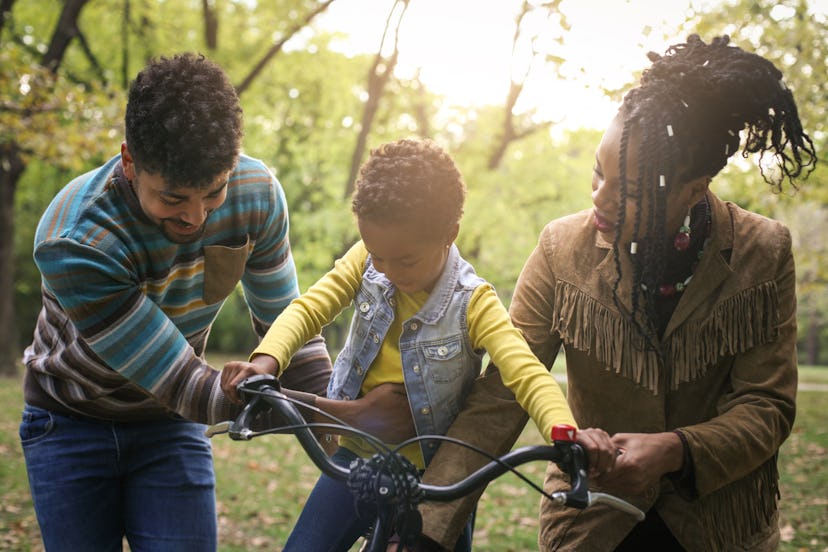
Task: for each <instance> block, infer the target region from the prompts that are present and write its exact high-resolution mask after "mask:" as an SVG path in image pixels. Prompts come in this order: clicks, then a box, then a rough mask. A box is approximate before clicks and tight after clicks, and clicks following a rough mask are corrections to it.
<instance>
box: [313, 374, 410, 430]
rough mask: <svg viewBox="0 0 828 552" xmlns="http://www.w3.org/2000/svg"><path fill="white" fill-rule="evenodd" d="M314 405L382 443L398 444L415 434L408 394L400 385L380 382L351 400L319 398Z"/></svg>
mask: <svg viewBox="0 0 828 552" xmlns="http://www.w3.org/2000/svg"><path fill="white" fill-rule="evenodd" d="M316 406H318V407H319V408H320V409H321V410H323V411H325V412H328V413H330V414H331V415H332V416H335V417H336V418H339V419H340V420H342V421H344V422H346V423H347V424H349V425H352V426H354V427H356V428H357V429H361V430H363V431H367V432H368V433H370V434H371V435H373V436H374V437H377V438H378V439H380V440H382V441H383V442H385V443H401V442H402V441H404V440H406V439H408V438H410V437H414V436H415V435H416V430H415V428H414V418H413V417H412V415H411V407H410V406H409V404H408V395H407V394H406V392H405V386H404V385H402V384H397V383H383V384H381V385H378V386H377V387H375V388H374V389H372V390H371V391H369V392H368V393H366V394H365V396H363V397H360V398H359V399H355V400H352V401H339V400H332V399H323V398H319V399H317V401H316ZM319 421H329V420H322V419H319Z"/></svg>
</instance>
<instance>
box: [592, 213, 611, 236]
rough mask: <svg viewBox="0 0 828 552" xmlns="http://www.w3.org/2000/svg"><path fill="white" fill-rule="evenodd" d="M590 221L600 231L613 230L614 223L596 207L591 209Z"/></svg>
mask: <svg viewBox="0 0 828 552" xmlns="http://www.w3.org/2000/svg"><path fill="white" fill-rule="evenodd" d="M592 223H593V224H594V225H595V229H596V230H598V231H599V232H601V233H608V232H612V231H613V230H615V223H613V222H610V221H608V220H607V219H605V218H604V217H603V216H601V214H600V213H599V212H598V210H597V209H594V210H593V211H592Z"/></svg>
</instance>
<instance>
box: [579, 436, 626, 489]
mask: <svg viewBox="0 0 828 552" xmlns="http://www.w3.org/2000/svg"><path fill="white" fill-rule="evenodd" d="M576 440H577V441H578V443H579V444H580V445H581V446H582V447H584V449H585V450H586V452H587V455H588V456H589V477H590V478H595V477H598V476H600V475H601V474H604V473H609V472H611V471H612V469H613V468H614V467H615V459H616V457H617V456H618V452H617V450H616V449H617V448H618V447H617V446H616V445H615V444H614V443H613V442H612V439H611V438H610V436H609V433H607V432H606V431H604V430H603V429H596V428H591V427H590V428H587V429H579V430H578V432H577V433H576Z"/></svg>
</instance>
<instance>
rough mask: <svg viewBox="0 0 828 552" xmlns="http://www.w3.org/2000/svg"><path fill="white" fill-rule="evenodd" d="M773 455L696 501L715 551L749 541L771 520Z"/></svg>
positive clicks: (775, 487)
mask: <svg viewBox="0 0 828 552" xmlns="http://www.w3.org/2000/svg"><path fill="white" fill-rule="evenodd" d="M779 497H780V494H779V471H778V469H777V465H776V456H774V457H773V458H771V459H770V460H768V461H767V462H765V463H764V464H763V465H761V466H759V468H757V469H756V470H754V471H753V472H752V473H750V474H748V475H747V476H745V477H743V478H741V479H739V480H737V481H734V482H733V483H731V484H729V485H727V486H725V487H723V488H721V489H719V490H718V491H716V492H715V493H713V494H711V495H709V496H707V497H705V498H704V499H702V500H701V501H699V502H697V503H696V511H697V512H698V515H699V517H700V519H701V523H702V526H703V527H704V533H705V534H707V535H711V537H712V539H713V542H715V544H716V547H715V549H714V550H715V551H721V552H729V551H730V550H734V548H735V546H734V544H735V543H742V544H744V543H749V542H750V541H751V539H752V538H755V537H756V535H759V534H761V533H762V532H764V531H765V530H766V529H767V527H768V526H769V525H770V524H771V523H773V520H774V516H775V515H776V512H777V500H778V499H779ZM757 514H758V515H757Z"/></svg>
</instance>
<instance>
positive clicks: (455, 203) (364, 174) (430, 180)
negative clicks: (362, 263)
mask: <svg viewBox="0 0 828 552" xmlns="http://www.w3.org/2000/svg"><path fill="white" fill-rule="evenodd" d="M465 199H466V185H465V183H464V182H463V177H462V175H461V174H460V171H459V170H458V168H457V166H456V165H455V164H454V161H453V160H452V159H451V157H450V156H449V155H448V153H446V152H445V151H444V150H443V149H442V148H440V146H438V145H437V144H435V143H434V142H432V141H430V140H415V139H409V138H406V139H403V140H398V141H396V142H390V143H387V144H383V145H381V146H380V147H378V148H376V149H373V150H372V151H371V155H370V157H369V158H368V160H367V161H366V162H365V163H364V164H363V165H362V167H361V168H360V171H359V176H358V177H357V181H356V185H355V190H354V195H353V198H352V202H351V208H352V211H353V213H354V214H355V215H356V216H357V218H359V219H362V220H370V221H372V222H378V223H395V224H396V223H401V222H402V223H408V222H416V223H417V224H419V225H421V226H422V227H423V228H424V229H425V230H426V231H428V232H430V233H433V235H434V236H435V237H438V236H440V235H441V234H442V233H444V232H447V231H449V230H450V229H451V228H452V227H453V226H454V225H455V224H457V223H458V222H460V218H461V217H462V216H463V203H464V202H465Z"/></svg>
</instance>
